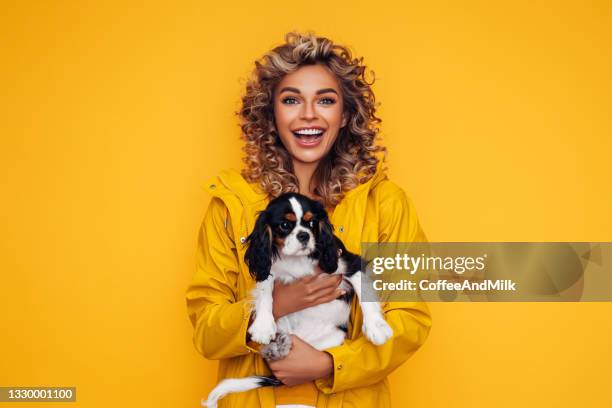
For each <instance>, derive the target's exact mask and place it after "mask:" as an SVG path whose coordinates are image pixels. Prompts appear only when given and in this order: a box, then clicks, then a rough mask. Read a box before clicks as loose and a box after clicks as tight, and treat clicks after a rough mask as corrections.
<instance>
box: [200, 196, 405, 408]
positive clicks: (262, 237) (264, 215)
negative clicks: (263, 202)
mask: <svg viewBox="0 0 612 408" xmlns="http://www.w3.org/2000/svg"><path fill="white" fill-rule="evenodd" d="M246 244H247V245H248V248H247V251H246V253H245V262H246V263H247V265H248V266H249V271H250V273H251V275H252V276H253V277H254V278H255V280H256V282H257V283H256V286H255V288H254V289H253V292H252V294H253V298H254V313H255V315H254V316H255V317H254V320H253V323H252V324H251V326H250V327H249V329H248V332H249V334H250V335H251V339H252V340H253V341H255V342H257V343H260V344H263V345H264V346H263V347H262V348H261V350H260V353H261V355H262V357H264V358H265V359H266V360H267V361H270V360H278V359H282V358H284V357H285V356H286V355H287V354H289V351H290V350H291V334H295V335H296V336H298V337H300V338H301V339H302V340H304V341H305V342H307V343H308V344H310V345H311V346H313V347H314V348H316V349H317V350H324V349H327V348H330V347H334V346H338V345H341V344H342V342H343V341H344V339H345V337H346V333H347V327H348V322H349V315H350V304H351V300H352V298H353V295H354V294H356V295H357V298H358V299H359V302H360V306H361V310H362V312H363V326H362V332H363V333H364V335H365V336H366V337H367V338H368V339H369V340H370V341H371V342H372V343H373V344H376V345H381V344H384V343H385V342H386V341H387V340H388V339H389V338H390V337H391V336H392V335H393V330H392V329H391V327H390V326H389V325H388V324H387V322H386V321H385V319H384V316H383V314H382V311H381V309H380V305H379V304H378V303H377V302H362V301H361V298H362V291H361V289H362V287H361V284H362V278H364V279H365V275H363V274H362V272H361V265H362V260H361V258H360V257H359V256H358V255H355V254H352V253H350V252H349V251H347V250H346V248H345V247H344V244H343V243H342V241H341V240H340V239H338V238H337V237H336V236H335V235H334V234H333V226H332V225H331V223H330V221H329V218H328V216H327V213H326V212H325V208H324V207H323V205H322V204H321V203H319V202H317V201H314V200H311V199H309V198H308V197H306V196H303V195H301V194H296V193H287V194H283V195H281V196H280V197H278V198H276V199H274V200H272V201H271V202H270V203H269V204H268V206H267V208H266V209H265V210H264V211H263V212H261V213H260V214H259V216H258V218H257V221H256V224H255V228H254V230H253V231H252V233H251V234H250V235H249V236H248V238H247V241H246ZM316 264H318V265H319V267H320V268H321V269H322V270H323V271H324V272H326V273H329V274H339V275H342V278H343V279H342V282H341V283H340V287H341V288H342V289H344V290H345V291H346V294H344V295H342V296H340V297H338V298H336V299H334V300H332V301H331V302H328V303H322V304H319V305H316V306H312V307H308V308H306V309H302V310H299V311H297V312H294V313H291V314H288V315H286V316H283V317H281V318H280V319H278V321H275V320H274V317H273V315H272V291H273V288H274V281H275V280H279V281H280V282H282V283H285V284H286V283H290V282H292V281H294V280H296V279H300V278H302V277H305V276H308V275H312V274H314V266H315V265H316ZM362 275H363V276H362ZM364 281H365V280H364ZM276 385H282V382H281V381H280V380H278V379H277V378H276V377H274V376H267V377H266V376H250V377H245V378H233V379H225V380H223V381H221V382H220V383H219V384H218V385H217V387H215V388H214V389H213V390H212V391H211V393H210V394H209V396H208V400H206V401H205V400H202V405H203V406H208V407H216V406H217V401H218V400H219V399H221V398H222V397H223V396H225V395H227V394H229V393H234V392H243V391H248V390H252V389H255V388H259V387H265V386H276Z"/></svg>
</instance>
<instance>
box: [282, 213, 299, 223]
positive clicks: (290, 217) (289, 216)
mask: <svg viewBox="0 0 612 408" xmlns="http://www.w3.org/2000/svg"><path fill="white" fill-rule="evenodd" d="M285 219H286V220H287V221H293V222H295V221H297V217H296V216H295V214H294V213H287V214H285Z"/></svg>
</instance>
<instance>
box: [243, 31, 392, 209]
mask: <svg viewBox="0 0 612 408" xmlns="http://www.w3.org/2000/svg"><path fill="white" fill-rule="evenodd" d="M311 64H323V65H325V66H326V67H328V68H329V69H330V70H331V71H332V72H333V73H334V74H335V75H336V77H337V78H338V82H339V84H340V87H341V90H342V95H343V98H344V111H345V113H346V114H347V117H348V121H347V125H346V126H344V127H343V128H341V129H340V133H339V134H338V137H337V139H336V141H335V143H334V145H333V147H332V148H331V150H330V152H329V153H328V154H327V155H326V157H325V158H324V159H323V160H321V162H320V163H319V166H318V167H317V170H316V171H315V174H314V175H313V178H314V181H315V186H316V187H315V190H314V192H315V194H317V195H318V196H320V197H321V198H322V199H323V201H324V204H325V205H326V206H327V207H335V206H336V205H337V204H338V203H339V202H340V200H342V197H343V196H344V194H345V193H346V192H347V191H349V190H351V189H353V188H355V187H356V186H358V185H359V184H361V183H364V182H366V181H368V180H369V179H370V178H371V177H372V176H373V175H374V173H375V171H376V166H377V164H378V162H379V160H380V159H379V158H378V157H377V154H378V153H382V154H383V157H382V160H383V161H384V158H385V157H386V148H384V147H382V146H378V145H377V144H376V142H377V138H378V132H379V129H378V127H377V126H378V124H379V123H380V122H381V120H380V119H379V118H378V117H377V116H376V115H375V112H376V102H375V98H374V93H373V92H372V88H371V86H372V84H373V83H374V73H373V72H372V71H370V73H371V74H372V80H371V81H368V80H367V78H366V66H365V65H364V64H363V57H362V58H353V57H352V56H351V52H350V50H349V49H348V48H347V47H344V46H341V45H338V44H334V43H333V42H332V41H331V40H329V39H327V38H325V37H317V36H316V35H315V34H314V33H310V32H309V33H306V34H301V33H297V32H290V33H287V34H286V35H285V44H282V45H280V46H278V47H276V48H274V49H272V50H271V51H269V52H268V53H266V54H265V55H264V56H263V57H262V58H261V59H260V60H258V61H255V69H254V71H253V74H252V77H251V78H250V79H249V80H248V82H247V86H246V94H245V95H244V96H243V98H242V107H241V109H240V110H239V111H238V112H237V113H236V114H237V115H238V116H239V118H240V121H241V124H240V127H241V129H242V137H243V139H244V140H245V142H246V143H245V146H244V147H243V150H244V152H245V157H244V158H243V162H244V163H245V167H244V168H243V170H242V176H243V177H244V178H245V179H246V180H247V181H248V182H250V183H257V184H258V185H259V186H260V187H261V189H262V190H263V191H264V192H265V193H267V194H268V195H269V196H271V197H273V198H274V197H278V196H279V195H281V194H283V193H286V192H299V187H298V186H299V184H298V180H297V177H296V176H295V174H294V172H293V163H292V160H291V156H290V155H289V153H288V152H287V150H286V149H285V147H284V146H283V144H282V143H281V140H280V137H279V136H278V133H277V130H276V128H275V125H274V90H275V87H276V85H277V84H278V83H279V82H280V81H281V79H282V78H283V77H284V76H285V75H286V74H288V73H290V72H293V71H295V70H297V69H298V68H299V67H301V66H303V65H311Z"/></svg>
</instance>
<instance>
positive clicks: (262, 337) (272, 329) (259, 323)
mask: <svg viewBox="0 0 612 408" xmlns="http://www.w3.org/2000/svg"><path fill="white" fill-rule="evenodd" d="M248 332H249V334H250V335H251V340H253V341H254V342H257V343H259V344H269V343H270V342H271V341H272V339H273V338H274V336H276V322H275V321H274V319H255V321H253V324H251V327H249V330H248Z"/></svg>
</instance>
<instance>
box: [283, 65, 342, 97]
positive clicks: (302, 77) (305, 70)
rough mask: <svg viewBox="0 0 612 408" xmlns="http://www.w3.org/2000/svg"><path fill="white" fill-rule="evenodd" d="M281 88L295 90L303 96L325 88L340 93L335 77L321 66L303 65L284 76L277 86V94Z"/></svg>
mask: <svg viewBox="0 0 612 408" xmlns="http://www.w3.org/2000/svg"><path fill="white" fill-rule="evenodd" d="M283 88H295V89H297V90H298V91H299V92H300V93H304V94H316V93H317V91H319V90H322V89H326V88H331V89H334V90H336V91H337V92H338V93H339V91H340V88H339V86H338V80H337V78H336V75H335V74H334V73H333V72H331V71H330V69H329V68H327V67H326V66H325V65H321V64H315V65H304V66H301V67H300V68H298V69H297V70H296V71H294V72H291V73H289V74H287V75H285V76H284V77H283V78H282V79H281V81H280V82H279V83H278V86H277V89H278V90H279V92H280V91H281V90H282V89H283Z"/></svg>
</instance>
